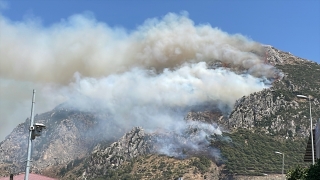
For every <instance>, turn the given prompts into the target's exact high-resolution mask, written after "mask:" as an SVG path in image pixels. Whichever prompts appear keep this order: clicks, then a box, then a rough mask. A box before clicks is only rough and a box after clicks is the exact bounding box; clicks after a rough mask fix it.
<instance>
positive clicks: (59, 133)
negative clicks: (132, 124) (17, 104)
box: [0, 108, 118, 175]
mask: <svg viewBox="0 0 320 180" xmlns="http://www.w3.org/2000/svg"><path fill="white" fill-rule="evenodd" d="M35 122H38V123H43V124H45V125H46V126H47V129H46V130H44V131H43V134H42V136H40V137H37V138H36V139H35V140H34V141H33V145H34V148H33V152H32V158H33V162H32V171H33V172H36V173H39V172H42V171H43V170H46V169H47V168H50V167H53V166H59V165H64V164H66V163H68V162H69V161H70V160H73V159H75V158H82V157H85V156H87V155H88V153H89V152H90V151H91V150H92V148H93V147H94V145H96V144H97V143H98V142H100V141H102V140H106V139H107V140H110V141H114V139H117V138H118V137H117V136H116V134H113V135H110V134H108V127H103V126H100V124H99V121H98V120H97V117H96V116H95V115H94V114H93V113H87V112H80V111H74V110H69V109H65V108H56V109H54V110H52V111H50V112H47V113H44V114H41V115H36V116H35ZM29 124H30V121H29V119H27V120H26V121H25V122H24V123H22V124H20V125H18V127H16V128H15V129H14V130H13V131H12V133H11V134H10V135H9V136H7V137H6V139H5V140H4V141H2V142H1V144H0V147H1V151H0V162H1V163H9V164H12V165H13V167H11V168H10V169H9V170H7V171H6V173H5V174H2V175H6V174H7V173H10V172H11V173H17V172H22V171H24V168H25V160H26V158H27V142H28V140H27V138H28V135H29V133H28V129H29ZM7 169H8V168H7Z"/></svg>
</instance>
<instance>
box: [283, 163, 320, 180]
mask: <svg viewBox="0 0 320 180" xmlns="http://www.w3.org/2000/svg"><path fill="white" fill-rule="evenodd" d="M286 176H287V179H288V180H319V179H320V159H318V160H317V162H316V163H315V164H314V165H312V164H311V165H310V167H309V168H303V167H300V166H298V167H296V168H295V169H291V170H289V171H288V173H287V175H286Z"/></svg>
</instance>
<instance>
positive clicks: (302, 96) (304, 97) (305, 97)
mask: <svg viewBox="0 0 320 180" xmlns="http://www.w3.org/2000/svg"><path fill="white" fill-rule="evenodd" d="M297 97H299V98H303V99H308V100H309V106H310V108H309V109H310V131H311V132H310V135H311V150H312V164H313V165H314V147H313V132H312V115H311V100H310V95H309V96H304V95H297Z"/></svg>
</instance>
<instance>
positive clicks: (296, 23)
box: [0, 0, 320, 63]
mask: <svg viewBox="0 0 320 180" xmlns="http://www.w3.org/2000/svg"><path fill="white" fill-rule="evenodd" d="M0 2H1V3H0V4H2V5H0V6H2V8H1V14H2V15H3V16H5V17H6V18H8V19H10V20H11V21H23V20H26V19H28V18H39V19H40V20H41V22H42V24H43V25H44V26H50V25H52V24H53V23H58V22H60V21H61V20H62V19H67V18H68V17H69V16H71V15H73V14H79V13H83V12H85V11H90V12H92V13H93V14H94V16H95V18H96V19H97V20H98V21H100V22H104V23H106V24H108V25H109V26H111V27H113V26H121V27H124V28H126V29H127V30H129V31H130V30H134V29H135V28H136V27H137V26H139V25H141V24H142V23H143V22H144V21H145V20H146V19H148V18H154V17H159V18H161V17H163V16H164V15H166V14H167V13H169V12H174V13H180V12H182V11H186V12H188V14H189V17H190V19H192V20H193V21H194V22H195V24H210V25H211V26H212V27H219V28H220V29H222V30H223V31H225V32H228V33H230V34H234V33H240V34H243V35H245V36H247V37H249V38H251V39H252V40H254V41H258V42H260V43H263V44H270V45H272V46H274V47H276V48H278V49H280V50H283V51H288V52H291V53H292V54H294V55H296V56H299V57H302V58H306V59H309V60H312V61H316V62H318V63H320V1H318V0H308V1H297V0H282V1H277V0H268V1H262V0H259V1H254V0H243V1H231V0H227V1H222V0H221V1H220V0H219V1H218V0H214V1H200V2H198V1H178V0H174V1H169V0H165V1H139V0H136V1H129V0H128V1H111V0H109V1H103V0H94V1H89V0H86V1H84V0H80V1H75V0H68V1H58V0H57V1H53V0H47V1H40V0H29V1H20V0H15V1H3V0H1V1H0Z"/></svg>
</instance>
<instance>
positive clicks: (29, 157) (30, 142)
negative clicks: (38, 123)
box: [24, 90, 36, 180]
mask: <svg viewBox="0 0 320 180" xmlns="http://www.w3.org/2000/svg"><path fill="white" fill-rule="evenodd" d="M35 100H36V90H33V95H32V105H31V117H30V127H29V139H28V157H27V166H26V173H25V176H24V180H28V179H29V171H30V161H31V148H32V132H33V130H34V126H33V124H34V123H33V118H34V116H33V113H34V104H35Z"/></svg>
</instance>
